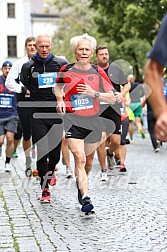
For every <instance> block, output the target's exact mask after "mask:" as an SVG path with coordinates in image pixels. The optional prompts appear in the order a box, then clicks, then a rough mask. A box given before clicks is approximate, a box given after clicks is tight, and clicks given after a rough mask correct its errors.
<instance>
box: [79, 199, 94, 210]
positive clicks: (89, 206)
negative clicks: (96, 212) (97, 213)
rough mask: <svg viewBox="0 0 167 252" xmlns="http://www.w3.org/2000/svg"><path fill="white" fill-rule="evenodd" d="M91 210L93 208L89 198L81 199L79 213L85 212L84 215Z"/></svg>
mask: <svg viewBox="0 0 167 252" xmlns="http://www.w3.org/2000/svg"><path fill="white" fill-rule="evenodd" d="M93 208H94V206H93V205H92V202H91V200H90V198H89V197H88V196H86V197H85V198H84V199H83V204H82V208H81V211H82V212H85V213H88V212H90V211H91V210H92V209H93Z"/></svg>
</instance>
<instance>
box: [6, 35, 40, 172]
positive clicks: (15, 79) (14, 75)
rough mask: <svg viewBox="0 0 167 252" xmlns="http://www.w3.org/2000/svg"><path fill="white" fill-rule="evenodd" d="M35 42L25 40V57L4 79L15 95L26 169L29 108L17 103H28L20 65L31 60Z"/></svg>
mask: <svg viewBox="0 0 167 252" xmlns="http://www.w3.org/2000/svg"><path fill="white" fill-rule="evenodd" d="M35 45H36V41H35V38H34V37H28V38H26V40H25V50H26V56H25V57H23V58H21V59H18V60H17V61H16V62H15V63H14V64H13V66H12V68H11V70H10V73H9V74H8V77H7V79H6V82H5V85H6V87H7V88H8V89H9V90H11V91H13V92H16V93H17V102H18V106H17V111H18V116H19V121H20V126H21V130H22V134H23V149H24V153H25V157H26V169H29V168H30V167H31V157H30V150H31V136H32V132H31V123H30V117H31V108H29V107H21V106H19V102H28V101H30V92H29V90H27V89H26V88H25V87H24V86H23V84H24V83H21V81H20V72H21V68H22V65H23V64H24V63H25V62H27V61H28V60H30V59H31V57H32V56H33V55H34V54H35V53H36V48H35ZM18 141H19V139H18Z"/></svg>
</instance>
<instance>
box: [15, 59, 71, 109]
mask: <svg viewBox="0 0 167 252" xmlns="http://www.w3.org/2000/svg"><path fill="white" fill-rule="evenodd" d="M65 64H68V62H67V61H66V60H64V59H62V58H59V57H57V56H54V55H52V56H51V58H50V59H49V60H48V61H47V62H45V63H43V62H42V61H40V60H38V59H37V57H36V56H33V57H32V59H31V60H29V61H28V62H26V63H24V64H23V66H22V69H21V73H20V81H21V82H22V83H24V86H25V87H26V88H27V89H28V90H30V100H31V101H42V104H43V105H44V106H43V108H46V106H47V108H48V103H47V105H46V106H45V102H48V101H53V102H55V106H56V97H55V95H54V92H53V89H54V85H55V84H56V83H54V84H53V85H52V87H47V86H46V87H43V88H40V85H39V82H40V81H39V78H40V77H39V76H41V74H43V75H45V74H46V75H48V78H46V82H48V84H49V76H51V75H52V74H53V73H55V75H56V74H57V73H58V72H59V69H60V68H61V67H62V66H63V65H65ZM49 73H51V74H50V75H49ZM42 82H43V83H44V82H45V81H44V78H43V77H42ZM36 110H39V108H38V109H36ZM48 110H49V111H53V108H52V109H51V107H50V109H49V108H48V109H47V111H48ZM54 111H55V108H54Z"/></svg>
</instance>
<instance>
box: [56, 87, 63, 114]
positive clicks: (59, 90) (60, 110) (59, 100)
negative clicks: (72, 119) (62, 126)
mask: <svg viewBox="0 0 167 252" xmlns="http://www.w3.org/2000/svg"><path fill="white" fill-rule="evenodd" d="M54 93H55V96H56V99H57V112H58V113H60V114H64V113H65V111H66V106H65V102H64V100H63V96H64V92H63V86H59V85H55V87H54Z"/></svg>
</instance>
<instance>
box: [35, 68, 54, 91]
mask: <svg viewBox="0 0 167 252" xmlns="http://www.w3.org/2000/svg"><path fill="white" fill-rule="evenodd" d="M56 78H57V73H55V72H54V73H43V74H39V75H38V87H39V88H48V87H54V86H55V84H56Z"/></svg>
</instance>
